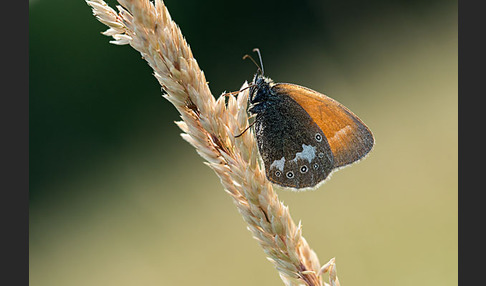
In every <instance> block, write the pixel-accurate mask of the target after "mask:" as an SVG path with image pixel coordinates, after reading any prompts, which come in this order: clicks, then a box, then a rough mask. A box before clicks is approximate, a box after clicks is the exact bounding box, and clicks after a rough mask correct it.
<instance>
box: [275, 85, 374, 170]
mask: <svg viewBox="0 0 486 286" xmlns="http://www.w3.org/2000/svg"><path fill="white" fill-rule="evenodd" d="M272 89H273V90H274V91H275V92H276V93H277V94H282V95H287V96H289V97H291V98H292V99H293V100H295V101H296V102H297V103H298V104H299V105H300V106H301V107H302V108H303V109H304V110H305V111H306V112H307V113H308V114H309V115H310V117H311V118H312V119H313V120H314V122H315V123H316V124H317V125H318V126H319V128H320V129H321V130H322V131H323V132H324V134H325V135H326V137H327V142H328V143H329V146H330V148H331V150H332V153H333V155H334V168H338V167H342V166H346V165H348V164H351V163H353V162H356V161H358V160H359V159H361V158H363V157H364V156H365V155H366V154H368V152H370V150H371V149H372V148H373V144H374V138H373V134H372V133H371V131H370V129H369V128H368V127H367V126H366V125H365V124H364V123H363V122H362V121H361V120H360V119H359V118H358V117H357V116H356V115H355V114H354V113H353V112H351V111H350V110H349V109H347V108H346V107H345V106H344V105H342V104H340V103H339V102H337V101H335V100H334V99H332V98H330V97H327V96H325V95H324V94H321V93H319V92H316V91H314V90H311V89H309V88H306V87H302V86H299V85H295V84H288V83H278V84H276V85H274V86H273V87H272Z"/></svg>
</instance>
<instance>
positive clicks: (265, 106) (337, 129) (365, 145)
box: [248, 74, 374, 190]
mask: <svg viewBox="0 0 486 286" xmlns="http://www.w3.org/2000/svg"><path fill="white" fill-rule="evenodd" d="M249 101H250V107H249V109H248V111H249V112H250V113H251V114H254V115H256V116H255V122H254V128H255V135H256V139H257V144H258V150H259V152H260V155H261V158H262V161H263V163H264V165H265V172H266V176H267V178H268V179H269V180H270V181H271V182H273V183H274V184H277V185H280V186H282V187H285V188H292V189H297V190H303V189H309V188H310V189H312V188H316V187H317V186H319V185H320V184H321V183H323V182H324V181H325V180H326V178H328V177H329V175H330V174H331V172H332V171H334V170H336V169H337V168H339V167H343V166H346V165H348V164H351V163H353V162H356V161H358V160H359V159H361V158H362V157H364V156H365V155H366V154H367V153H368V152H369V151H370V150H371V148H372V147H373V144H374V138H373V135H372V133H371V131H370V130H369V129H368V127H366V125H364V123H363V122H362V121H361V120H360V119H359V118H358V117H357V116H356V115H354V114H353V113H352V112H351V111H349V110H348V109H347V108H346V107H344V106H343V105H341V104H340V103H338V102H337V101H335V100H333V99H331V98H329V97H327V96H325V95H323V94H321V93H318V92H316V91H313V90H311V89H308V88H305V87H301V86H298V85H294V84H287V83H274V82H273V81H272V80H271V79H269V78H267V77H264V76H263V75H262V74H257V75H255V77H254V79H253V83H252V86H251V88H250V99H249Z"/></svg>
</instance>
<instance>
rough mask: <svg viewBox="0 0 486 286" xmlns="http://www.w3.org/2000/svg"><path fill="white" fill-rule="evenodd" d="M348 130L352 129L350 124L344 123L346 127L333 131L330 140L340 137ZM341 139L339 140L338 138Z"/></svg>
mask: <svg viewBox="0 0 486 286" xmlns="http://www.w3.org/2000/svg"><path fill="white" fill-rule="evenodd" d="M348 131H352V129H351V126H349V125H346V127H344V128H341V129H340V130H339V131H338V132H336V133H334V136H332V138H331V141H334V140H338V139H340V138H341V136H344V135H346V133H348ZM338 141H341V140H338Z"/></svg>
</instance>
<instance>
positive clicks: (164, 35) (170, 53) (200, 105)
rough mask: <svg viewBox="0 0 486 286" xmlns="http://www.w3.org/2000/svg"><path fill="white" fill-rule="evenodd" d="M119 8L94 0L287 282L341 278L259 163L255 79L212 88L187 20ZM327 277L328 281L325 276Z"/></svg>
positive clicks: (130, 6) (132, 0) (155, 5)
mask: <svg viewBox="0 0 486 286" xmlns="http://www.w3.org/2000/svg"><path fill="white" fill-rule="evenodd" d="M118 2H119V3H120V6H117V9H118V13H117V12H116V11H115V10H114V9H112V8H110V7H109V6H108V5H107V4H106V3H105V2H104V1H102V0H87V1H86V3H87V4H88V5H89V6H91V8H92V10H93V14H94V15H95V17H96V18H97V19H98V20H99V21H100V22H101V23H103V24H105V25H106V26H108V30H106V31H105V32H104V33H103V34H104V35H106V36H110V37H112V38H113V39H114V40H113V41H111V43H113V44H117V45H130V46H131V47H133V48H134V49H135V50H137V51H138V52H140V54H141V55H142V57H143V58H144V59H145V60H146V61H147V63H148V64H149V65H150V67H151V68H152V69H153V70H154V76H155V77H156V79H157V80H158V82H159V83H160V85H161V86H162V89H163V90H164V91H165V94H163V97H164V98H165V99H167V100H168V101H169V102H170V103H172V104H173V105H174V107H175V108H176V109H177V110H178V111H179V113H180V116H181V119H182V121H179V122H176V124H177V126H179V127H180V129H181V130H182V132H183V133H182V134H181V136H182V138H183V139H184V140H186V141H187V142H189V144H191V145H192V146H193V147H194V148H195V149H196V151H197V153H198V154H199V155H200V156H201V157H202V158H204V160H206V162H205V163H206V164H207V165H208V166H209V167H210V168H211V169H213V170H214V172H215V173H216V174H217V175H218V177H219V178H220V179H221V184H222V185H223V187H224V190H225V191H226V192H227V193H228V194H229V195H230V196H231V197H232V199H233V201H234V203H235V205H236V207H237V209H238V211H239V212H240V214H241V215H242V217H243V219H244V221H245V222H246V223H247V224H248V229H249V230H250V232H251V233H252V234H253V237H254V238H255V239H256V240H257V241H258V243H259V244H260V246H261V247H262V249H263V251H264V252H265V254H266V255H267V258H268V259H269V260H270V261H271V262H272V263H273V264H274V266H275V268H276V269H277V270H278V272H279V275H280V277H281V279H282V281H283V282H284V284H285V285H309V286H315V285H324V283H323V282H322V279H321V276H322V274H324V273H326V272H329V274H330V275H329V277H330V278H329V282H330V285H339V281H338V279H337V276H336V271H335V269H336V267H335V264H334V260H333V259H332V260H331V261H330V262H328V263H327V264H326V265H324V266H323V267H321V266H320V264H319V260H318V258H317V255H316V254H315V253H314V251H313V250H312V249H311V248H310V247H309V245H308V243H307V241H306V240H305V239H304V237H303V236H302V227H301V224H300V223H299V224H298V225H297V226H296V225H295V223H294V221H293V220H292V218H291V216H290V213H289V209H288V207H287V206H285V205H284V204H283V203H282V202H281V201H280V200H279V199H278V196H277V194H276V193H275V191H274V190H273V187H272V185H271V184H270V182H269V181H268V180H267V179H266V177H265V174H264V172H263V169H262V167H261V166H260V165H259V163H258V155H257V152H258V151H257V148H256V142H255V138H254V135H253V131H252V130H251V129H249V130H248V131H246V132H245V133H244V134H243V135H241V136H239V137H237V138H236V137H235V135H237V134H239V133H240V132H241V130H244V129H245V128H246V127H248V114H247V102H248V89H247V88H246V87H247V86H248V84H247V83H246V82H245V83H244V84H243V86H242V88H241V90H242V91H241V92H239V94H238V96H237V97H236V98H235V97H234V96H233V95H229V96H226V95H224V96H223V95H222V96H220V97H219V98H218V99H217V100H216V99H215V98H214V97H213V95H212V94H211V91H210V90H209V86H208V85H207V81H206V78H205V76H204V73H203V72H202V71H201V69H200V68H199V66H198V64H197V61H196V59H194V57H193V55H192V52H191V49H190V48H189V45H188V44H187V43H186V41H185V39H184V37H183V35H182V33H181V31H180V29H179V27H178V26H177V25H176V24H175V22H174V21H172V19H171V17H170V14H169V12H168V10H167V8H166V7H165V5H164V3H163V2H162V1H161V0H155V1H154V2H151V1H149V0H118ZM325 284H327V283H325Z"/></svg>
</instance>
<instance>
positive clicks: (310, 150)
mask: <svg viewBox="0 0 486 286" xmlns="http://www.w3.org/2000/svg"><path fill="white" fill-rule="evenodd" d="M315 157H316V147H314V146H311V145H305V144H302V152H298V153H297V154H295V158H294V159H293V160H292V161H294V162H297V160H299V159H302V160H307V161H308V162H309V163H310V162H312V160H314V158H315Z"/></svg>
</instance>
